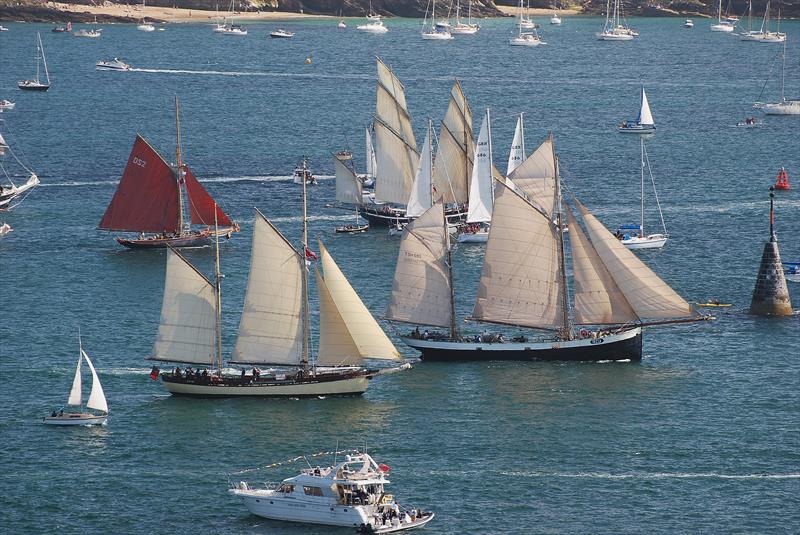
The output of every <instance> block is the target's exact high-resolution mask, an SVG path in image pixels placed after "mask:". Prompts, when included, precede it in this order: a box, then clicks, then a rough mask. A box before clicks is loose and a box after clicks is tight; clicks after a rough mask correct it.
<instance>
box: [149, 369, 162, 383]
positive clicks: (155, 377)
mask: <svg viewBox="0 0 800 535" xmlns="http://www.w3.org/2000/svg"><path fill="white" fill-rule="evenodd" d="M159 373H161V370H159V369H158V366H153V369H152V370H150V379H152V380H153V381H158V374H159Z"/></svg>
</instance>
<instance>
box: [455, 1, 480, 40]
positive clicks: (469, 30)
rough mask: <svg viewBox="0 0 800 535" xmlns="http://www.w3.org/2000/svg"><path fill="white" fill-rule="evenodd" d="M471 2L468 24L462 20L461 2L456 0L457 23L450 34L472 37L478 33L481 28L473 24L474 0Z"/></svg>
mask: <svg viewBox="0 0 800 535" xmlns="http://www.w3.org/2000/svg"><path fill="white" fill-rule="evenodd" d="M468 1H469V7H468V14H467V22H463V21H462V20H461V0H456V23H455V25H453V27H452V28H450V33H457V34H463V35H472V34H475V33H477V32H478V30H480V29H481V27H480V26H479V25H478V24H476V23H474V22H472V0H468Z"/></svg>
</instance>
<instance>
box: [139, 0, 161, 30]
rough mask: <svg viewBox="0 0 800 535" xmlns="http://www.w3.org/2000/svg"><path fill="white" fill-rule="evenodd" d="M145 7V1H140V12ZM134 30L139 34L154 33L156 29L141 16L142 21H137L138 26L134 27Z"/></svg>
mask: <svg viewBox="0 0 800 535" xmlns="http://www.w3.org/2000/svg"><path fill="white" fill-rule="evenodd" d="M146 5H147V4H146V0H142V10H144V8H145V7H146ZM136 29H137V30H139V31H140V32H154V31H156V27H155V26H154V25H153V24H152V23H150V22H147V17H145V16H144V15H142V19H141V20H140V21H139V24H138V25H137V26H136Z"/></svg>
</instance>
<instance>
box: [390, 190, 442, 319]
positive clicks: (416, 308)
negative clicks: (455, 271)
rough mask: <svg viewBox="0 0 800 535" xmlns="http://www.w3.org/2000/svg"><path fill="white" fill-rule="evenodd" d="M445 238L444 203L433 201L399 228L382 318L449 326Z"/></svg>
mask: <svg viewBox="0 0 800 535" xmlns="http://www.w3.org/2000/svg"><path fill="white" fill-rule="evenodd" d="M448 249H449V237H448V234H447V225H446V224H445V220H444V205H443V204H442V203H440V202H437V203H436V204H434V205H433V206H432V207H431V208H430V209H429V210H428V211H427V212H425V213H424V214H422V215H421V216H419V217H418V218H417V219H415V220H413V221H411V222H410V223H409V224H408V225H406V227H405V229H404V230H403V236H402V238H401V242H400V252H399V254H398V256H397V268H396V269H395V273H394V281H393V282H392V293H391V296H390V299H389V308H388V310H387V312H386V317H387V318H388V319H391V320H396V321H403V322H406V323H416V324H419V325H435V326H437V327H450V326H451V319H452V306H451V293H450V275H449V267H448V265H447V255H448Z"/></svg>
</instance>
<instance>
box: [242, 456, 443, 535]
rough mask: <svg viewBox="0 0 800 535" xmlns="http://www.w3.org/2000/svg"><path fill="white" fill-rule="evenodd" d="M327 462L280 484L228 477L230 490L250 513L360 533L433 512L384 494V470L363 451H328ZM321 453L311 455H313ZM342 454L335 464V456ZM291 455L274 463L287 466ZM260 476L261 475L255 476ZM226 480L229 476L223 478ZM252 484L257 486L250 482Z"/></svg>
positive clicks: (405, 524) (393, 527)
mask: <svg viewBox="0 0 800 535" xmlns="http://www.w3.org/2000/svg"><path fill="white" fill-rule="evenodd" d="M330 453H332V454H333V455H334V460H333V464H331V465H330V466H327V467H320V466H315V467H312V466H311V464H310V463H309V462H308V458H307V457H305V456H304V457H301V458H302V459H303V460H305V461H306V463H308V466H309V467H308V468H304V469H302V470H301V471H300V474H299V475H296V476H294V477H290V478H287V479H284V480H283V481H282V482H281V484H280V485H275V486H266V485H264V486H263V487H262V486H261V485H263V483H261V481H263V477H260V480H261V481H259V482H258V483H253V484H251V483H250V482H248V481H243V480H239V481H231V486H232V488H231V489H229V490H228V492H230V493H231V494H233V495H235V496H238V497H240V498H241V499H242V501H244V504H245V507H247V509H248V510H249V511H250V512H251V513H252V514H254V515H258V516H261V517H264V518H270V519H273V520H283V521H288V522H302V523H308V524H322V525H326V526H342V527H350V528H357V529H358V530H359V532H360V533H394V532H397V531H403V530H407V529H413V528H418V527H421V526H424V525H425V524H427V523H428V522H430V521H431V520H433V518H434V516H435V515H434V513H432V512H428V511H422V510H420V509H417V508H413V507H402V506H401V505H400V504H398V503H397V502H396V501H395V499H394V496H393V495H391V494H388V493H387V492H386V485H389V483H390V481H389V479H388V478H387V477H386V475H387V474H388V472H389V471H390V468H389V467H388V466H387V465H385V464H378V463H377V462H376V461H375V460H374V459H373V458H372V457H371V456H370V455H368V454H367V453H361V452H359V451H357V450H349V451H343V452H342V451H335V452H328V454H330ZM324 454H325V453H320V454H314V455H313V456H312V459H313V458H314V457H319V456H321V455H324ZM341 454H345V455H344V458H343V459H342V460H341V461H339V462H337V460H336V459H337V457H338V456H339V455H341ZM294 461H295V459H293V460H289V461H286V462H283V463H275V464H273V465H269V466H267V467H266V468H273V467H275V466H276V465H283V464H289V463H292V462H294ZM260 470H261V469H258V468H256V469H252V470H243V471H241V472H237V473H235V474H232V475H231V477H241V476H242V475H244V474H249V473H258V472H260ZM258 475H259V476H262V474H260V473H259V474H258ZM229 479H230V478H229ZM255 485H258V486H255Z"/></svg>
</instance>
